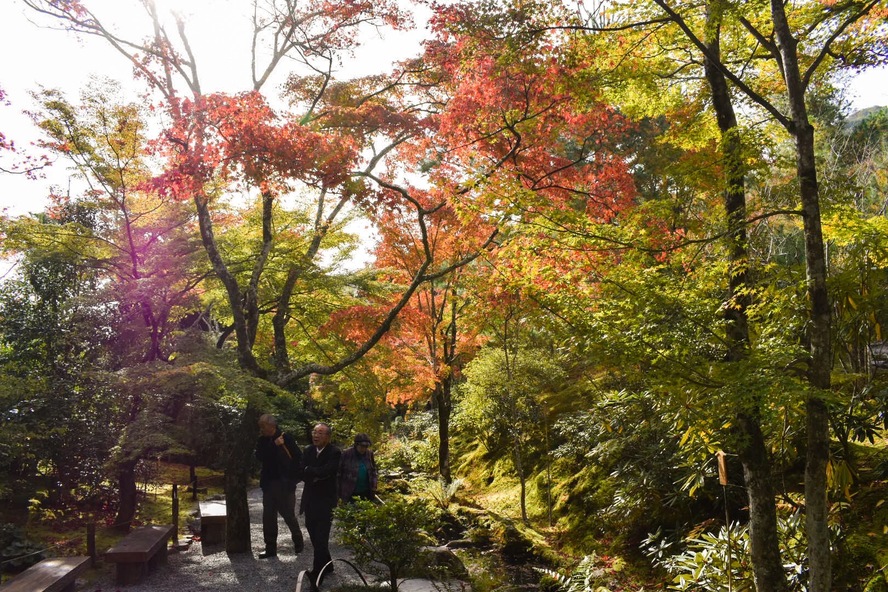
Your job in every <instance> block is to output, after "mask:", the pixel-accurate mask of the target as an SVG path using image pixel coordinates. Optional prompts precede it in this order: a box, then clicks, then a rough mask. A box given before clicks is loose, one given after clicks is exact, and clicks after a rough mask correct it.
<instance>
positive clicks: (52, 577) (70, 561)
mask: <svg viewBox="0 0 888 592" xmlns="http://www.w3.org/2000/svg"><path fill="white" fill-rule="evenodd" d="M89 565H90V558H89V557H86V556H77V557H49V558H47V559H44V560H43V561H40V562H38V563H35V564H34V565H32V566H31V567H29V568H28V569H26V570H25V571H23V572H22V573H20V574H18V575H17V576H15V577H14V578H12V579H11V580H10V581H8V582H6V583H5V584H3V585H2V586H0V590H2V591H3V592H74V585H75V583H76V580H77V575H78V574H80V572H82V571H83V570H85V569H86V568H87V567H89Z"/></svg>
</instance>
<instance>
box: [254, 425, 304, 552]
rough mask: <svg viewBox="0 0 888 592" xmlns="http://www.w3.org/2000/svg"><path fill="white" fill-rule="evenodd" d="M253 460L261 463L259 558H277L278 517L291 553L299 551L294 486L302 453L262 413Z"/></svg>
mask: <svg viewBox="0 0 888 592" xmlns="http://www.w3.org/2000/svg"><path fill="white" fill-rule="evenodd" d="M259 434H260V435H259V441H258V442H257V443H256V458H257V459H259V462H260V463H262V471H261V472H260V473H259V487H260V488H261V489H262V533H263V537H264V539H265V550H264V551H262V552H261V553H259V558H260V559H266V558H268V557H276V556H277V537H278V514H280V515H281V517H282V518H283V519H284V522H286V524H287V527H288V528H289V529H290V536H291V537H292V539H293V550H294V551H295V552H296V553H300V552H302V549H303V546H304V543H303V540H302V530H301V529H300V528H299V520H297V518H296V484H297V483H298V482H299V481H300V479H301V472H302V452H301V451H300V450H299V447H298V446H297V445H296V441H295V440H294V439H293V436H291V435H289V434H285V433H283V432H281V430H280V428H279V427H278V421H277V418H276V417H274V416H273V415H269V414H267V413H266V414H265V415H263V416H261V417H260V418H259Z"/></svg>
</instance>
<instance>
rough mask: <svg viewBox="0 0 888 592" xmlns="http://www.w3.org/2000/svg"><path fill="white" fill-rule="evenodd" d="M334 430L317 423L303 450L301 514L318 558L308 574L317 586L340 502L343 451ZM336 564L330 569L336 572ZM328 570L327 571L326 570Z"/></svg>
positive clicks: (325, 560) (327, 557) (328, 556)
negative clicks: (338, 475) (338, 477)
mask: <svg viewBox="0 0 888 592" xmlns="http://www.w3.org/2000/svg"><path fill="white" fill-rule="evenodd" d="M332 435H333V430H332V429H330V426H329V425H327V424H325V423H319V424H317V425H316V426H315V427H314V429H313V430H312V432H311V442H312V443H311V445H310V446H306V447H305V450H304V451H303V453H302V462H303V467H304V468H303V479H304V481H305V485H304V488H303V490H302V501H301V503H300V505H299V513H300V514H305V528H306V530H308V538H309V539H310V540H311V545H312V547H313V548H314V560H313V561H312V568H311V571H310V572H309V573H308V574H307V575H308V576H309V578H311V581H312V583H313V584H315V585H320V582H319V581H317V577H318V575H319V574H320V573H321V569H323V567H324V566H325V565H327V563H329V562H330V560H331V557H330V529H331V528H332V526H333V509H334V508H335V507H336V503H337V501H338V496H337V491H336V473H337V472H338V471H339V459H340V457H341V456H342V451H341V450H339V448H337V447H336V446H335V445H333V444H331V443H330V438H331V436H332ZM332 568H333V566H332V565H331V566H330V567H328V568H327V570H326V571H333V570H332ZM324 573H326V572H324Z"/></svg>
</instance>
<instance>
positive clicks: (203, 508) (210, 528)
mask: <svg viewBox="0 0 888 592" xmlns="http://www.w3.org/2000/svg"><path fill="white" fill-rule="evenodd" d="M197 506H198V511H199V512H200V541H201V543H203V544H207V545H213V544H216V543H224V542H225V521H226V512H225V500H206V501H203V502H198V504H197Z"/></svg>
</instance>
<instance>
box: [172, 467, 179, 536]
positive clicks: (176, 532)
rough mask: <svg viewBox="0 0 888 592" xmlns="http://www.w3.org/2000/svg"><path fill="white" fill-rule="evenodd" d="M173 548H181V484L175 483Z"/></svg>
mask: <svg viewBox="0 0 888 592" xmlns="http://www.w3.org/2000/svg"><path fill="white" fill-rule="evenodd" d="M173 548H174V549H178V548H179V486H178V485H177V484H175V483H173Z"/></svg>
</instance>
